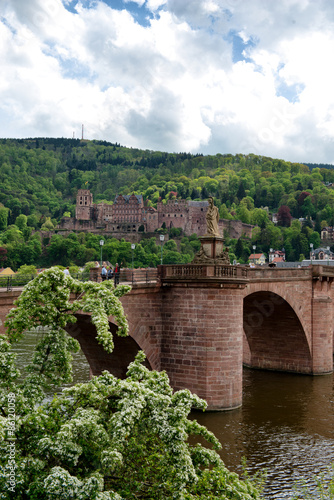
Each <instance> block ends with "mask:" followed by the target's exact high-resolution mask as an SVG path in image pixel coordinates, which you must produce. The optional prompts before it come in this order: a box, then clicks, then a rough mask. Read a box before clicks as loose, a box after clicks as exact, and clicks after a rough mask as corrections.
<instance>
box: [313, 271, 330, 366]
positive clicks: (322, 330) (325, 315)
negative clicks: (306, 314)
mask: <svg viewBox="0 0 334 500" xmlns="http://www.w3.org/2000/svg"><path fill="white" fill-rule="evenodd" d="M332 280H333V278H332V277H331V278H330V279H329V278H327V279H326V277H323V276H318V277H316V279H315V280H313V294H312V373H313V374H314V375H321V374H325V373H331V372H332V371H333V301H332V296H331V295H332V294H331V285H332Z"/></svg>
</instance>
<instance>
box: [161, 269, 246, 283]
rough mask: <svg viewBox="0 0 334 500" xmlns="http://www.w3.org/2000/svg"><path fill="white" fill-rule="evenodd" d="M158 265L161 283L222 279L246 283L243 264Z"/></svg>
mask: <svg viewBox="0 0 334 500" xmlns="http://www.w3.org/2000/svg"><path fill="white" fill-rule="evenodd" d="M158 267H159V277H160V280H161V282H162V283H166V282H175V281H199V282H203V281H210V282H213V281H219V282H221V281H223V282H233V283H238V284H246V283H248V276H247V272H248V269H247V268H246V267H244V266H229V265H215V264H175V265H173V264H170V265H163V266H158Z"/></svg>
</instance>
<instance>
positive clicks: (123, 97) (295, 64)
mask: <svg viewBox="0 0 334 500" xmlns="http://www.w3.org/2000/svg"><path fill="white" fill-rule="evenodd" d="M333 59H334V2H333V1H332V0H279V1H277V0H133V1H130V0H96V1H95V0H94V1H92V0H81V1H77V0H28V1H27V0H0V137H1V138H26V137H68V138H72V137H75V138H81V137H82V134H83V137H84V139H91V140H93V139H97V140H105V141H108V142H112V143H115V142H117V143H120V144H121V145H123V146H127V147H133V148H140V149H149V150H154V151H167V152H190V153H194V154H196V153H202V154H205V155H207V154H217V153H221V154H227V153H231V154H237V153H242V154H249V153H253V154H257V155H264V156H270V157H272V158H280V159H284V160H287V161H292V162H307V163H334V68H333Z"/></svg>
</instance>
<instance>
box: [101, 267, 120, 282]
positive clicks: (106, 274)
mask: <svg viewBox="0 0 334 500" xmlns="http://www.w3.org/2000/svg"><path fill="white" fill-rule="evenodd" d="M119 273H120V267H119V265H118V264H117V263H116V265H115V268H113V267H112V266H106V265H105V264H103V266H102V269H101V278H102V281H105V280H112V279H114V284H115V286H116V285H118V283H119Z"/></svg>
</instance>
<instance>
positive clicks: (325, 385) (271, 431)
mask: <svg viewBox="0 0 334 500" xmlns="http://www.w3.org/2000/svg"><path fill="white" fill-rule="evenodd" d="M39 335H40V334H37V337H38V336H39ZM35 340H36V333H30V332H28V333H27V334H26V335H25V338H24V339H23V341H21V342H20V343H19V344H18V345H16V346H15V351H16V353H17V362H18V365H19V367H21V368H22V367H23V366H25V365H26V364H27V363H28V362H29V358H30V357H31V354H32V351H33V348H34V344H35ZM73 371H74V382H85V381H87V380H89V367H88V364H87V361H86V358H85V356H84V355H83V353H82V352H79V353H77V354H76V355H75V356H74V370H73ZM194 418H196V419H197V420H198V421H199V422H200V423H202V424H204V425H206V426H207V427H208V428H209V429H210V430H211V431H213V432H214V433H215V435H216V436H217V437H218V439H219V440H220V441H221V443H222V445H223V449H222V452H221V456H222V458H223V460H224V462H225V464H226V466H227V467H228V468H229V469H230V470H231V471H234V472H237V473H241V465H240V464H241V459H242V457H243V456H245V457H246V458H247V466H248V469H249V471H250V472H251V473H254V472H256V471H258V470H261V469H266V470H267V483H266V487H265V497H266V498H267V499H279V500H281V499H282V500H283V499H290V498H291V496H292V491H293V485H294V483H295V482H300V481H301V479H302V478H304V479H305V481H306V483H307V484H308V486H309V488H310V489H314V484H315V482H314V475H315V474H318V473H320V472H326V471H327V468H328V466H330V465H331V463H334V378H333V375H324V376H317V377H311V376H306V375H294V374H287V373H277V372H268V371H260V370H249V369H244V377H243V405H242V407H241V408H239V409H237V410H233V411H228V412H213V413H211V412H210V413H204V414H203V413H199V412H196V413H195V414H194Z"/></svg>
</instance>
